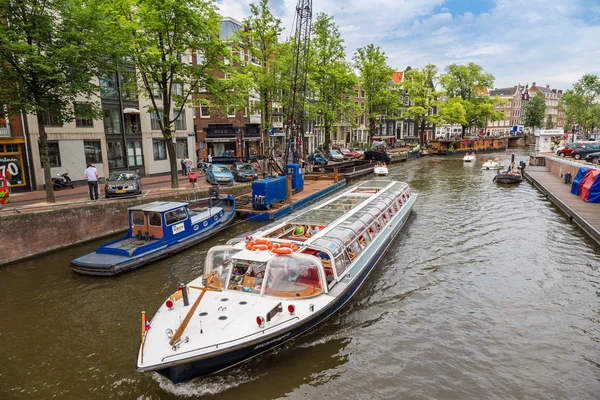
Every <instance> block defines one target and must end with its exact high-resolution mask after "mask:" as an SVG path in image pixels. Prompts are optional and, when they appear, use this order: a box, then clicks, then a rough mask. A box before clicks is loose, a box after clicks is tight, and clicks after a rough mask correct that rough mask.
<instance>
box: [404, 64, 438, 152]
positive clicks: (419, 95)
mask: <svg viewBox="0 0 600 400" xmlns="http://www.w3.org/2000/svg"><path fill="white" fill-rule="evenodd" d="M436 80H437V67H436V66H435V65H433V64H428V65H426V66H425V67H424V68H422V69H411V70H409V71H406V74H405V76H404V81H403V82H402V84H401V85H402V89H403V90H404V94H405V95H408V97H409V99H410V105H409V106H408V107H407V108H405V109H404V110H403V111H402V115H401V117H402V118H403V119H412V120H414V121H415V122H416V123H417V125H420V126H421V129H420V130H419V143H421V144H423V140H424V135H425V127H426V126H427V125H428V124H435V123H437V122H439V121H440V116H439V115H438V114H437V113H436V112H434V111H436V110H435V107H436V106H437V105H438V97H439V96H440V95H441V93H440V92H438V91H437V90H436V87H435V81H436Z"/></svg>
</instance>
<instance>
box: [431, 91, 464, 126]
mask: <svg viewBox="0 0 600 400" xmlns="http://www.w3.org/2000/svg"><path fill="white" fill-rule="evenodd" d="M438 115H439V118H440V120H441V122H443V123H446V124H460V125H463V126H464V125H467V111H466V110H465V107H464V106H463V100H462V99H461V98H460V97H452V98H450V99H448V100H447V101H444V102H438Z"/></svg>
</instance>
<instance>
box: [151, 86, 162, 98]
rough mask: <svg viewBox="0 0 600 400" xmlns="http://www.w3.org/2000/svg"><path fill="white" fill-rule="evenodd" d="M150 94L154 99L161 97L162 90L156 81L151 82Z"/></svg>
mask: <svg viewBox="0 0 600 400" xmlns="http://www.w3.org/2000/svg"><path fill="white" fill-rule="evenodd" d="M152 96H154V98H156V99H162V92H161V90H160V88H159V87H158V84H156V83H152Z"/></svg>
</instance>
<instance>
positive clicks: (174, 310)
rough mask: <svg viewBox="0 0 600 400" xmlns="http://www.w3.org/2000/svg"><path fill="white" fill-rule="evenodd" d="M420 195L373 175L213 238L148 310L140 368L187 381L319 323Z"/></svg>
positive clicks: (356, 282)
mask: <svg viewBox="0 0 600 400" xmlns="http://www.w3.org/2000/svg"><path fill="white" fill-rule="evenodd" d="M416 198H417V194H416V193H413V192H411V190H410V188H409V186H408V184H406V183H403V182H395V181H367V182H363V183H361V184H359V185H357V186H355V187H353V188H350V189H349V190H347V191H345V192H344V193H342V194H340V195H337V196H335V197H333V198H332V199H331V200H327V201H325V202H323V203H322V204H321V205H319V206H317V207H314V208H313V209H311V210H308V211H306V212H301V213H298V214H297V215H292V216H290V217H289V218H288V219H287V220H285V221H282V222H278V223H275V224H272V225H270V226H268V227H266V228H262V229H261V230H260V231H257V232H255V233H254V234H253V235H252V236H251V237H250V236H247V237H246V238H243V237H238V238H235V239H232V240H230V241H229V242H228V244H227V245H223V246H216V247H213V248H212V249H210V250H209V252H208V254H207V256H206V261H205V265H204V276H203V277H199V278H197V279H195V280H193V281H192V282H190V283H189V284H187V285H182V286H181V287H180V288H179V289H180V290H178V291H177V292H175V293H174V294H173V295H171V296H170V297H169V298H168V299H167V300H166V301H165V302H164V303H163V304H162V306H161V307H160V308H159V309H158V311H157V312H156V314H155V315H154V317H153V318H152V320H151V321H147V320H146V317H145V315H144V313H142V343H141V345H140V349H139V352H138V356H137V363H136V367H137V370H138V371H140V372H150V371H156V372H158V373H160V374H161V375H163V376H165V377H167V378H168V379H170V380H171V381H173V382H175V383H177V382H183V381H187V380H190V379H192V378H195V377H199V376H204V375H208V374H212V373H215V372H218V371H221V370H224V369H226V368H229V367H231V366H233V365H236V364H239V363H241V362H243V361H245V360H248V359H250V358H252V357H255V356H257V355H259V354H261V353H264V352H266V351H269V350H271V349H273V348H275V347H277V346H280V345H282V344H283V343H285V342H287V341H289V340H291V339H293V338H295V337H297V336H299V335H301V334H303V333H305V332H307V331H309V330H310V329H312V328H314V327H315V326H317V325H318V324H319V323H321V322H323V321H324V320H326V319H327V318H328V317H330V316H331V315H333V314H334V313H336V312H337V311H338V310H339V309H340V308H341V307H343V306H344V305H345V304H346V303H347V302H348V301H349V300H350V299H351V298H352V296H353V295H354V294H355V293H357V291H358V289H359V288H360V287H361V285H362V283H363V282H364V281H365V279H367V277H368V276H369V274H370V273H371V271H372V270H373V268H374V267H375V265H376V264H377V262H378V261H379V259H380V258H381V257H382V256H383V254H384V253H385V251H386V249H387V248H388V247H389V246H390V245H391V244H392V242H393V240H394V238H395V237H396V236H397V235H398V233H399V232H400V230H401V228H402V226H403V225H404V223H405V222H406V220H407V219H408V217H409V215H410V212H411V209H412V207H413V205H414V203H415V201H416ZM303 233H304V234H303ZM311 234H312V235H311Z"/></svg>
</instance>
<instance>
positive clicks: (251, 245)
mask: <svg viewBox="0 0 600 400" xmlns="http://www.w3.org/2000/svg"><path fill="white" fill-rule="evenodd" d="M272 246H273V243H271V242H270V241H268V240H265V239H256V240H254V239H253V240H251V241H249V242H248V243H246V248H247V249H248V250H268V249H271V247H272Z"/></svg>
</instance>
